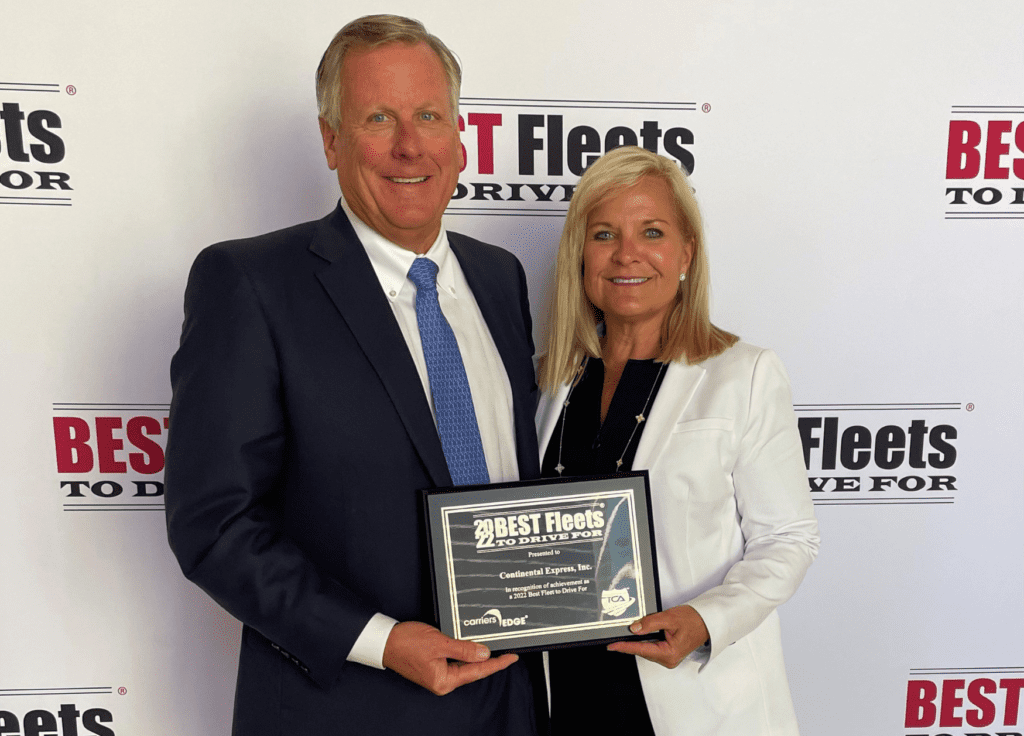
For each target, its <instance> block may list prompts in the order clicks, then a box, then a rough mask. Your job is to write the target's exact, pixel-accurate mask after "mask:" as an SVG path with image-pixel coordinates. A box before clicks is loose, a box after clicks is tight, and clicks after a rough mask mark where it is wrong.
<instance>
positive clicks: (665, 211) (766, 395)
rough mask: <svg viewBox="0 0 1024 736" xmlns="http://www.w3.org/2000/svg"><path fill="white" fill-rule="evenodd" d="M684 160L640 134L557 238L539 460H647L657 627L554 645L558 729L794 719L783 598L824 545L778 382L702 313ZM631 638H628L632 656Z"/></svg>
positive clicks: (688, 730)
mask: <svg viewBox="0 0 1024 736" xmlns="http://www.w3.org/2000/svg"><path fill="white" fill-rule="evenodd" d="M708 285H709V278H708V261H707V256H706V252H705V247H704V236H703V228H702V225H701V216H700V211H699V208H698V206H697V202H696V200H695V198H694V196H693V192H692V189H691V188H690V185H689V182H688V181H687V179H686V176H685V174H683V172H682V171H680V169H679V167H678V166H677V165H676V164H675V163H674V162H672V161H670V160H669V159H666V158H664V157H662V156H658V155H656V154H654V153H651V152H649V151H646V150H644V149H641V148H636V147H625V148H619V149H616V150H614V151H612V152H610V153H608V154H606V155H605V156H604V157H602V158H601V159H600V160H598V161H597V162H596V163H594V164H593V165H592V166H591V167H590V168H589V169H588V170H587V172H586V173H585V174H584V175H583V178H582V179H581V181H580V184H579V186H578V187H577V188H576V192H575V194H574V196H573V200H572V203H571V205H570V207H569V212H568V215H567V217H566V224H565V230H564V232H563V234H562V240H561V243H560V246H559V253H558V262H557V268H556V297H555V304H554V308H553V312H552V323H551V325H550V338H549V345H548V352H547V355H546V357H545V359H544V360H543V361H542V364H541V374H540V383H541V388H542V389H543V390H544V395H543V397H542V399H541V403H540V407H539V410H538V417H537V429H538V436H539V439H540V447H541V458H542V465H543V468H544V472H545V473H546V474H549V475H555V474H559V475H561V474H564V475H566V476H569V475H586V474H591V473H614V472H617V471H620V470H621V471H626V470H630V469H642V468H646V469H648V471H649V474H650V481H651V495H652V506H653V517H654V526H655V538H656V545H657V553H658V575H659V582H660V587H661V596H662V604H663V609H664V610H663V611H662V612H660V613H656V614H652V615H649V616H645V617H644V618H642V619H640V620H638V621H637V622H635V623H634V624H633V626H632V627H631V628H632V630H633V631H634V633H638V634H646V633H653V632H656V631H664V633H665V640H664V641H659V642H617V643H615V644H612V645H610V646H608V647H607V650H611V651H607V650H606V649H605V648H603V647H591V648H576V649H567V650H558V651H553V652H551V653H550V655H549V656H550V659H549V665H550V686H551V705H552V727H553V732H554V733H555V734H556V736H557V735H558V734H560V733H587V734H588V735H590V736H594V735H597V734H602V733H609V734H612V733H614V734H622V733H629V734H631V736H632V735H633V734H640V733H655V734H658V735H659V736H664V735H665V734H688V735H692V734H708V735H710V734H716V735H717V734H724V735H726V736H733V735H734V734H735V735H744V736H746V735H749V734H796V733H798V730H797V724H796V718H795V715H794V712H793V705H792V701H791V699H790V694H789V686H788V684H787V680H786V672H785V666H784V663H783V658H782V642H781V636H780V630H779V619H778V615H777V613H776V612H775V609H776V607H777V606H778V605H779V604H780V603H782V602H784V601H785V600H787V599H788V598H789V597H790V596H791V595H792V594H793V592H794V591H795V590H796V588H797V586H798V585H799V584H800V581H801V580H802V579H803V576H804V573H805V572H806V570H807V568H808V566H809V565H810V564H811V562H812V560H813V559H814V557H815V555H816V554H817V550H818V527H817V522H816V521H815V518H814V511H813V507H812V504H811V500H810V496H809V493H808V487H807V474H806V470H805V468H804V464H803V451H802V447H801V443H800V437H799V434H798V431H797V427H796V419H795V416H794V413H793V407H792V402H791V398H790V391H789V382H788V379H787V377H786V373H785V370H784V369H783V367H782V364H781V363H780V362H779V360H778V358H777V357H776V356H775V355H774V354H773V353H772V352H770V351H767V350H762V349H760V348H756V347H753V346H751V345H747V344H745V343H741V342H737V338H736V337H735V336H734V335H731V334H729V333H727V332H725V331H723V330H721V329H719V328H717V327H715V326H714V325H712V324H711V322H710V320H709V316H708V315H709V312H708ZM627 655H635V656H627Z"/></svg>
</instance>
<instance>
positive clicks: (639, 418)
mask: <svg viewBox="0 0 1024 736" xmlns="http://www.w3.org/2000/svg"><path fill="white" fill-rule="evenodd" d="M589 362H590V356H586V357H584V358H583V362H582V363H581V364H580V367H579V368H578V369H577V370H576V376H575V378H574V379H573V382H572V386H570V387H569V393H568V394H566V396H565V401H564V402H562V427H561V430H560V431H559V433H558V465H556V466H555V470H556V471H558V474H559V475H561V474H562V471H563V470H565V466H564V465H562V439H563V438H564V437H565V419H566V415H567V414H568V413H569V399H571V398H572V392H573V391H575V390H576V386H578V385H579V383H580V381H582V380H583V373H584V372H585V371H586V369H587V363H589ZM663 370H665V364H664V363H662V364H661V368H659V369H658V375H656V376H655V377H654V383H652V384H651V390H650V391H649V392H648V393H647V401H645V402H644V408H643V409H641V410H640V413H639V414H637V415H636V424H634V425H633V431H632V432H630V433H629V439H628V440H626V446H625V447H623V448H622V454H621V455H619V459H618V460H616V461H615V472H616V473H618V472H619V471H620V470H621V469H622V458H624V457H626V451H627V450H629V446H630V445H631V444H632V443H633V438H634V437H635V436H636V430H637V429H638V428H639V427H640V425H641V424H643V423H644V422H646V421H647V416H646V414H647V407H648V406H650V404H651V397H652V396H654V387H655V386H657V385H658V379H660V378H661V372H662V371H663Z"/></svg>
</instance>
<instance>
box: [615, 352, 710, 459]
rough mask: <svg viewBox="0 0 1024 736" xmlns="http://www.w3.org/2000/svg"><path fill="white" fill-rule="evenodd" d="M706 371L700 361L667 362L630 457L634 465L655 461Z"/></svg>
mask: <svg viewBox="0 0 1024 736" xmlns="http://www.w3.org/2000/svg"><path fill="white" fill-rule="evenodd" d="M705 372H706V371H705V370H704V368H702V367H701V366H699V365H687V364H685V363H678V362H673V363H669V365H668V368H667V369H666V370H665V380H664V381H662V382H661V388H660V389H658V396H657V397H656V398H655V399H654V406H652V407H651V408H650V409H649V410H648V412H647V419H646V422H647V426H646V427H644V433H643V435H641V437H640V444H639V445H638V446H637V448H636V457H635V458H633V469H634V470H639V469H642V468H650V467H652V466H653V465H654V463H656V462H657V461H658V458H659V457H660V456H661V453H662V451H663V450H664V449H665V445H667V444H668V440H669V437H670V436H671V435H672V428H673V427H674V426H675V424H676V422H677V421H679V417H680V416H682V414H683V410H684V409H686V405H687V404H689V403H690V399H691V398H693V394H694V392H695V391H696V390H697V386H698V385H700V382H701V380H702V379H703V378H704V373H705Z"/></svg>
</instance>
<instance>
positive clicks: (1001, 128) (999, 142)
mask: <svg viewBox="0 0 1024 736" xmlns="http://www.w3.org/2000/svg"><path fill="white" fill-rule="evenodd" d="M1012 128H1013V125H1012V124H1011V123H1010V121H1009V120H989V121H988V138H987V140H986V141H985V178H986V179H1009V178H1010V170H1009V169H1008V168H1006V167H1005V166H1000V165H999V159H1000V158H1001V157H1003V156H1005V155H1006V154H1008V153H1009V152H1010V144H1009V143H1003V136H1004V135H1006V134H1007V133H1009V132H1010V130H1011V129H1012Z"/></svg>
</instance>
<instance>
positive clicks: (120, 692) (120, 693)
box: [117, 687, 128, 695]
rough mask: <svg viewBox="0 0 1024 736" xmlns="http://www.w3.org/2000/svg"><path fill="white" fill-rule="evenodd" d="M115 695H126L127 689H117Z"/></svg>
mask: <svg viewBox="0 0 1024 736" xmlns="http://www.w3.org/2000/svg"><path fill="white" fill-rule="evenodd" d="M117 694H118V695H127V694H128V688H126V687H119V688H118V689H117Z"/></svg>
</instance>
